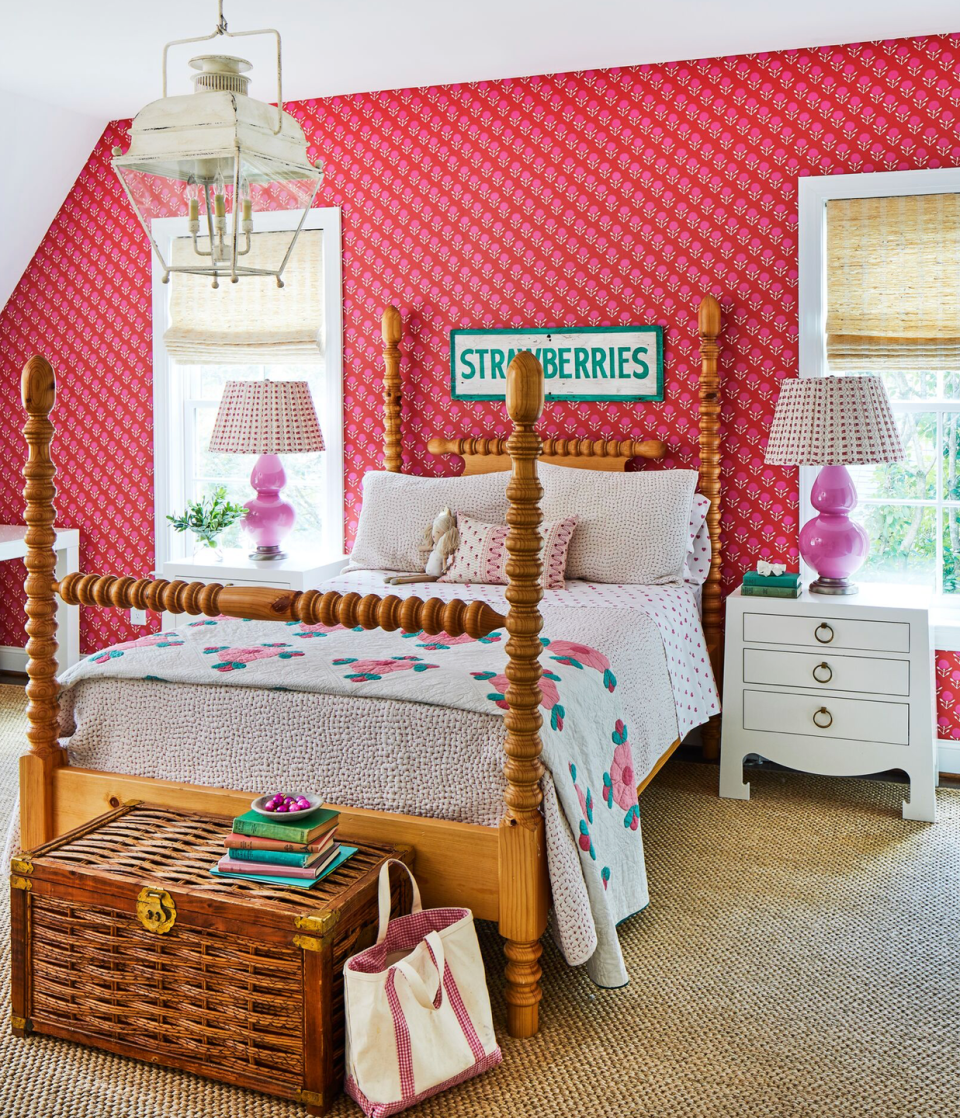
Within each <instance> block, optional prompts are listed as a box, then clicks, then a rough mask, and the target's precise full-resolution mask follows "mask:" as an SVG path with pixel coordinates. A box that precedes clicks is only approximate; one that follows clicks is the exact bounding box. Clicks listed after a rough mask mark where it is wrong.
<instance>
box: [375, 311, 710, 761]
mask: <svg viewBox="0 0 960 1118" xmlns="http://www.w3.org/2000/svg"><path fill="white" fill-rule="evenodd" d="M720 326H721V321H720V304H719V303H718V302H717V300H716V299H715V298H714V297H713V296H712V295H704V297H703V298H702V299H701V300H700V313H699V331H700V423H699V426H700V465H699V472H700V484H699V490H700V492H701V493H702V494H703V495H704V496H705V497H709V499H710V511H709V512H708V513H707V527H708V529H709V532H710V544H711V547H712V559H711V562H710V572H709V574H708V575H707V578H706V581H705V582H704V584H703V592H702V607H701V612H702V616H703V629H704V633H705V635H706V638H707V650H708V652H709V654H710V662H711V664H712V665H713V671H714V674H715V676H716V678H717V685H718V686H721V684H722V676H721V672H722V668H723V603H722V599H721V591H720V568H721V562H720V559H721V555H720V375H719V371H718V361H719V356H720V347H719V345H718V343H717V338H718V337H719V335H720ZM402 336H403V323H402V321H401V318H400V312H399V311H398V310H397V308H396V307H387V308H386V310H385V311H384V312H383V347H384V348H383V361H384V377H383V429H384V435H383V448H384V453H383V465H384V469H386V470H389V471H391V472H392V473H400V472H401V471H402V468H403V438H402V431H401V411H402V406H403V396H402V382H401V378H400V339H401V338H402ZM506 443H507V440H506V439H502V438H478V439H441V438H433V439H431V440H430V441H429V443H428V444H427V449H428V450H429V451H430V453H431V454H455V455H458V456H459V457H460V458H462V459H463V464H464V469H463V472H464V473H465V474H480V473H492V472H494V471H496V470H509V469H510V465H511V463H510V456H509V454H508V453H507V450H506ZM665 453H666V447H665V446H664V444H663V443H662V442H661V441H660V440H659V439H644V440H642V441H637V440H634V439H544V440H543V454H542V456H541V457H542V459H543V461H544V462H549V463H551V464H552V465H555V466H570V467H575V468H580V469H586V470H609V471H622V470H624V469H625V468H626V464H627V462H629V461H630V459H631V458H662V457H663V456H664V454H665ZM702 736H703V749H704V755H705V756H706V757H708V758H710V759H716V758H717V757H718V756H719V753H720V732H719V720H718V719H717V718H714V719H712V720H711V722H710V723H709V724H708V725H706V726H704V727H703V731H702Z"/></svg>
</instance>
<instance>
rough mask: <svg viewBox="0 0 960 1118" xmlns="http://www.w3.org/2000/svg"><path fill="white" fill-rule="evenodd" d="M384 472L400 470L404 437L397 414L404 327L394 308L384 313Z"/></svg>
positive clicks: (400, 385) (400, 399)
mask: <svg viewBox="0 0 960 1118" xmlns="http://www.w3.org/2000/svg"><path fill="white" fill-rule="evenodd" d="M382 332H383V367H384V372H383V468H384V469H385V470H389V471H390V473H392V474H399V473H401V472H402V470H403V435H402V430H401V426H400V413H401V408H402V406H403V397H402V394H401V389H402V384H401V381H400V339H401V338H402V337H403V323H402V321H401V319H400V312H399V311H398V310H397V308H396V307H394V306H390V307H387V308H386V309H385V310H384V312H383V320H382Z"/></svg>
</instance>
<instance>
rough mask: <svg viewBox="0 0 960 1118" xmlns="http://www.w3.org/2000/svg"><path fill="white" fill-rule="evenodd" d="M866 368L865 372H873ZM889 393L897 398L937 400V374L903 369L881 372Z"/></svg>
mask: <svg viewBox="0 0 960 1118" xmlns="http://www.w3.org/2000/svg"><path fill="white" fill-rule="evenodd" d="M871 371H872V370H870V369H864V372H867V373H868V372H871ZM879 376H880V379H881V380H882V381H883V384H884V387H885V388H886V390H887V394H888V395H889V397H890V399H891V400H893V401H896V400H935V399H936V398H937V374H936V373H930V372H915V371H902V370H900V369H898V370H896V371H895V372H891V371H890V370H888V369H885V370H883V371H882V372H881V373H879Z"/></svg>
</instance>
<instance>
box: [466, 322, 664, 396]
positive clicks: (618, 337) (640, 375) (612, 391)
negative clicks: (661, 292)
mask: <svg viewBox="0 0 960 1118" xmlns="http://www.w3.org/2000/svg"><path fill="white" fill-rule="evenodd" d="M521 350H529V351H530V352H531V353H532V354H533V355H534V357H536V358H537V360H538V361H539V362H540V364H541V365H542V366H543V377H544V387H545V389H546V398H547V399H548V400H624V401H626V400H662V399H663V327H662V326H584V327H580V328H579V329H570V330H567V329H564V330H451V332H450V386H451V391H452V394H453V398H454V399H455V400H502V399H503V398H504V396H505V395H506V389H507V369H508V368H509V367H510V362H511V361H512V360H513V359H514V357H516V355H517V354H518V353H519V352H520V351H521Z"/></svg>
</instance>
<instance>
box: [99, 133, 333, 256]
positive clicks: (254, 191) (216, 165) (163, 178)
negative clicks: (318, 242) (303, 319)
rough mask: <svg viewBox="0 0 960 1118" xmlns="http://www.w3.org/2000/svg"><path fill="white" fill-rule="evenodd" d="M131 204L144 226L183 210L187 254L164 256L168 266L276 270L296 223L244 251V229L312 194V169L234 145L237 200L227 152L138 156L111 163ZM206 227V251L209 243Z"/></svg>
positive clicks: (300, 204) (255, 229) (260, 226)
mask: <svg viewBox="0 0 960 1118" xmlns="http://www.w3.org/2000/svg"><path fill="white" fill-rule="evenodd" d="M117 170H118V173H119V175H120V177H121V179H122V180H123V183H124V185H125V186H126V188H127V190H128V192H129V194H130V197H131V199H132V201H133V204H134V207H135V209H136V211H137V214H138V216H139V217H140V220H141V221H142V222H143V224H144V226H145V228H147V229H149V224H150V222H151V221H152V220H154V219H155V218H161V217H186V218H188V219H189V220H191V221H192V222H193V223H194V225H195V229H194V228H192V229H191V233H194V234H195V251H194V253H193V254H192V255H193V257H194V259H191V260H190V261H189V262H185V261H184V260H182V259H178V260H177V261H176V263H174V262H173V261H170V260H166V261H164V264H165V265H166V266H167V268H168V269H170V270H177V271H179V270H183V269H185V268H189V270H191V271H192V270H198V271H201V272H202V273H203V274H212V273H213V271H214V269H216V271H217V272H218V273H219V274H220V275H224V274H229V273H230V272H231V271H232V268H233V262H234V235H235V233H237V234H238V241H237V246H236V271H237V274H238V275H259V274H263V273H276V272H278V271H280V270H281V269H282V267H283V266H284V264H285V261H286V257H287V255H288V252H289V250H290V248H291V245H292V244H293V243H294V241H295V238H296V230H290V229H289V228H288V229H286V230H284V231H283V232H282V233H280V232H277V233H274V235H272V236H270V237H268V238H262V239H260V241H261V243H260V244H259V245H257V246H256V248H255V249H253V251H251V241H250V236H249V235H250V234H255V233H261V232H269V231H271V230H273V229H274V228H275V225H274V223H273V221H272V220H271V219H270V217H269V216H267V215H269V214H270V213H273V212H277V211H286V212H290V211H293V212H297V211H300V212H302V211H303V210H305V209H307V208H308V207H309V206H310V204H311V202H312V201H313V199H314V195H315V192H316V188H317V185H318V182H319V180H320V175H319V172H314V173H313V174H312V175H311V174H307V173H306V169H305V167H304V166H303V165H302V164H292V163H287V162H284V161H283V160H278V159H271V158H269V157H264V156H254V157H251V156H248V155H246V154H245V153H243V152H241V156H240V165H239V170H240V174H239V185H240V200H239V209H238V207H237V206H236V205H235V197H234V196H235V193H236V184H237V181H238V180H237V177H236V162H235V160H234V158H233V157H232V156H230V157H226V156H224V157H220V158H217V157H214V156H210V157H204V158H203V159H193V160H184V159H173V158H164V157H158V158H157V159H156V160H155V161H150V162H149V163H148V162H147V161H139V162H138V165H137V166H136V167H130V166H127V167H117ZM211 231H212V233H213V244H214V251H213V253H212V254H211V250H210V234H211Z"/></svg>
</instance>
